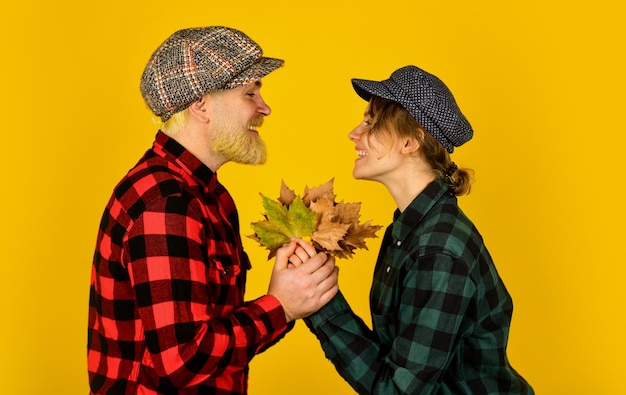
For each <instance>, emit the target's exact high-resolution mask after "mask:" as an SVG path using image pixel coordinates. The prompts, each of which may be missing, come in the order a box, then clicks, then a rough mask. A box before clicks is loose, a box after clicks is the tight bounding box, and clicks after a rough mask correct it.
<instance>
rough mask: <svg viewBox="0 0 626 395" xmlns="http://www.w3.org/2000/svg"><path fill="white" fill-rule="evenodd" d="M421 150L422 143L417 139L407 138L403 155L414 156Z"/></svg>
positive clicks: (403, 147)
mask: <svg viewBox="0 0 626 395" xmlns="http://www.w3.org/2000/svg"><path fill="white" fill-rule="evenodd" d="M419 149H420V142H419V141H418V140H417V139H416V138H415V137H412V136H411V137H405V138H404V145H403V146H402V153H403V154H413V153H415V152H417V151H418V150H419Z"/></svg>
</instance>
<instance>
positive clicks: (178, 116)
mask: <svg viewBox="0 0 626 395" xmlns="http://www.w3.org/2000/svg"><path fill="white" fill-rule="evenodd" d="M188 118H189V109H188V108H185V109H184V110H182V111H179V112H177V113H175V114H174V115H172V116H171V117H170V119H168V120H167V121H165V122H163V124H162V125H161V131H162V132H163V133H165V134H167V135H168V136H170V137H171V136H174V135H176V133H178V132H180V131H181V130H182V128H183V127H184V126H185V125H186V124H187V119H188Z"/></svg>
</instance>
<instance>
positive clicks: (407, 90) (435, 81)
mask: <svg viewBox="0 0 626 395" xmlns="http://www.w3.org/2000/svg"><path fill="white" fill-rule="evenodd" d="M352 86H353V87H354V90H355V91H356V93H357V94H358V95H359V96H361V97H362V98H363V99H365V100H367V101H369V100H370V98H371V97H372V96H378V97H382V98H383V99H388V100H391V101H394V102H396V103H398V104H400V105H401V106H402V107H404V108H405V109H406V110H407V111H408V112H409V113H410V114H411V115H412V116H413V118H415V119H416V120H417V121H418V122H419V123H420V124H421V125H422V126H423V127H424V129H426V131H427V132H428V133H430V134H431V135H432V136H433V137H435V138H436V139H437V141H439V142H440V143H441V144H442V145H443V146H444V147H445V148H446V150H447V151H448V152H453V151H454V147H458V146H461V145H463V144H464V143H466V142H468V141H469V140H470V139H471V138H472V135H473V134H474V131H473V130H472V126H471V125H470V124H469V122H468V121H467V119H466V118H465V116H464V115H463V114H462V113H461V110H460V109H459V106H458V105H457V104H456V101H455V100H454V96H452V92H450V90H449V89H448V87H447V86H446V85H445V84H444V83H443V82H442V81H441V80H440V79H439V78H437V77H436V76H434V75H432V74H430V73H428V72H426V71H424V70H422V69H420V68H418V67H415V66H406V67H403V68H401V69H398V70H396V71H394V72H393V73H392V74H391V77H389V79H387V80H384V81H380V82H377V81H370V80H362V79H356V78H353V79H352Z"/></svg>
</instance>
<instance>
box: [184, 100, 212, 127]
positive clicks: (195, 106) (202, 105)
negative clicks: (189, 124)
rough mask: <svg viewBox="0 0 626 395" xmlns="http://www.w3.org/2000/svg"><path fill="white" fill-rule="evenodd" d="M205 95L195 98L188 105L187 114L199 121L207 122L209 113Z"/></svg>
mask: <svg viewBox="0 0 626 395" xmlns="http://www.w3.org/2000/svg"><path fill="white" fill-rule="evenodd" d="M207 100H208V99H207V96H204V97H202V98H201V99H200V100H196V101H195V102H193V103H191V105H190V106H189V114H190V115H191V116H193V117H195V118H197V119H198V120H200V121H201V122H208V121H209V115H208V113H207Z"/></svg>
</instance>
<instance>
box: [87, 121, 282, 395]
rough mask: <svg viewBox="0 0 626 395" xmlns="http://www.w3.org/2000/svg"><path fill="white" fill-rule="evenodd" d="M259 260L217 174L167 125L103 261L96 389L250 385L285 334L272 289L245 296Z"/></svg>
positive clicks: (110, 225) (92, 363)
mask: <svg viewBox="0 0 626 395" xmlns="http://www.w3.org/2000/svg"><path fill="white" fill-rule="evenodd" d="M249 268H250V262H249V260H248V257H247V255H246V253H245V252H244V251H243V248H242V244H241V236H240V235H239V219H238V215H237V209H236V207H235V204H234V202H233V200H232V198H231V196H230V195H229V193H228V191H226V189H225V188H224V187H223V186H222V185H221V184H220V183H219V182H218V180H217V175H216V174H215V173H214V172H212V171H211V170H210V169H209V168H208V167H207V166H205V165H204V164H203V163H202V162H200V160H198V159H197V158H196V157H195V156H193V155H192V154H191V153H190V152H189V151H187V150H185V149H184V147H182V146H181V145H180V144H178V143H177V142H176V141H175V140H174V139H171V138H169V137H168V136H166V135H165V134H163V133H162V132H159V133H158V134H157V136H156V139H155V142H154V145H153V147H152V149H150V150H148V151H147V152H146V154H145V155H144V157H143V158H142V159H141V160H140V161H139V163H138V164H137V165H136V166H135V167H134V168H133V169H131V170H130V172H129V173H128V174H127V175H126V176H125V177H124V178H123V179H122V180H121V182H120V183H119V184H118V185H117V186H116V188H115V190H114V192H113V196H112V197H111V199H110V201H109V203H108V204H107V207H106V209H105V211H104V214H103V217H102V221H101V224H100V230H99V233H98V239H97V245H96V251H95V254H94V260H93V269H92V279H91V293H90V302H89V331H88V370H89V382H90V386H91V393H92V394H179V395H183V394H246V393H247V378H248V364H249V362H250V360H251V359H252V357H253V356H254V355H256V354H257V353H259V352H261V351H262V350H264V349H265V348H267V347H268V346H270V345H272V344H273V343H275V342H276V341H278V340H279V339H280V337H282V335H284V334H285V333H286V332H287V331H288V330H289V329H290V328H291V327H293V326H292V325H287V323H286V321H285V314H284V311H283V308H282V307H281V305H280V304H279V302H278V300H277V299H276V298H274V297H272V296H263V297H261V298H259V299H257V300H254V301H251V302H244V289H245V282H246V272H247V270H248V269H249Z"/></svg>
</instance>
